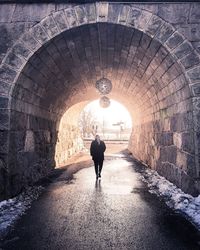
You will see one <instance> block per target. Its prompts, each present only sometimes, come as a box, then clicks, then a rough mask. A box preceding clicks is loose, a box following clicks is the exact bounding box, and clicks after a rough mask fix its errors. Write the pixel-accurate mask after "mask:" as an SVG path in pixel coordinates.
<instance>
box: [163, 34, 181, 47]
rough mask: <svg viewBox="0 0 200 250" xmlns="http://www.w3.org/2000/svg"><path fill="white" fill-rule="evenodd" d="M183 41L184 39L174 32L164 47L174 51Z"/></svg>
mask: <svg viewBox="0 0 200 250" xmlns="http://www.w3.org/2000/svg"><path fill="white" fill-rule="evenodd" d="M183 41H184V38H183V37H182V36H181V35H180V34H179V33H178V32H174V33H173V34H172V35H171V36H170V37H169V38H168V40H167V41H166V43H165V44H166V45H167V47H168V48H169V49H174V48H176V47H177V46H178V45H180V44H181V43H182V42H183Z"/></svg>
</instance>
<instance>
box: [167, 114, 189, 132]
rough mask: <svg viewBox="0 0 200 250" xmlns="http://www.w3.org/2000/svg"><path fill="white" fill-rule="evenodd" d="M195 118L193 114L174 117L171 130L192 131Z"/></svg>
mask: <svg viewBox="0 0 200 250" xmlns="http://www.w3.org/2000/svg"><path fill="white" fill-rule="evenodd" d="M192 124H193V117H192V113H191V112H187V113H182V114H177V115H174V116H173V117H172V118H171V121H170V130H171V131H173V132H182V131H187V130H189V129H192V127H193V125H192Z"/></svg>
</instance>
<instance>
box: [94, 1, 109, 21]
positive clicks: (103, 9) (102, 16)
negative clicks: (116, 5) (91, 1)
mask: <svg viewBox="0 0 200 250" xmlns="http://www.w3.org/2000/svg"><path fill="white" fill-rule="evenodd" d="M96 9H97V21H98V22H106V21H107V18H108V3H106V2H98V3H97V4H96Z"/></svg>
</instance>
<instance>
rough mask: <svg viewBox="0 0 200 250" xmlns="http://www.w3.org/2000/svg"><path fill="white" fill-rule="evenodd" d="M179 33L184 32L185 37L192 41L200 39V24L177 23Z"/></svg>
mask: <svg viewBox="0 0 200 250" xmlns="http://www.w3.org/2000/svg"><path fill="white" fill-rule="evenodd" d="M176 28H177V30H178V32H179V33H181V34H183V35H184V37H185V38H186V39H187V40H189V41H190V42H195V41H199V36H200V27H199V24H189V25H188V24H187V25H176Z"/></svg>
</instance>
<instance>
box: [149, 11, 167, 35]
mask: <svg viewBox="0 0 200 250" xmlns="http://www.w3.org/2000/svg"><path fill="white" fill-rule="evenodd" d="M163 23H164V22H163V21H162V19H161V18H159V17H157V16H155V15H153V16H152V17H151V19H150V21H149V23H148V25H147V27H146V32H147V34H149V35H150V36H154V35H155V34H156V32H157V31H158V29H159V28H160V27H161V26H162V25H163Z"/></svg>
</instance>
